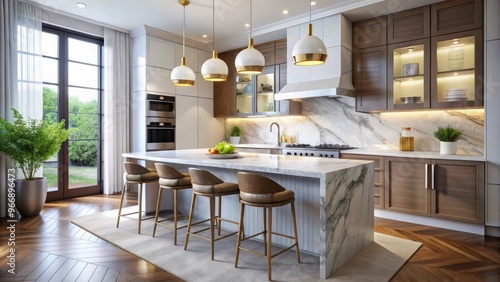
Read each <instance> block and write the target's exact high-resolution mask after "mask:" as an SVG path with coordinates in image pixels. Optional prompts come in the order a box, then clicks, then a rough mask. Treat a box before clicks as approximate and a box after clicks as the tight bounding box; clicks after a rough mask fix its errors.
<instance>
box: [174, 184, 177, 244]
mask: <svg viewBox="0 0 500 282" xmlns="http://www.w3.org/2000/svg"><path fill="white" fill-rule="evenodd" d="M173 190H174V245H177V196H178V195H177V193H178V191H177V189H173Z"/></svg>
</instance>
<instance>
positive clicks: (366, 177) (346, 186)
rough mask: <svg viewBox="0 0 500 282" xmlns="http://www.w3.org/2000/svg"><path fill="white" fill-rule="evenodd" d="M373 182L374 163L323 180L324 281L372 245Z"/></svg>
mask: <svg viewBox="0 0 500 282" xmlns="http://www.w3.org/2000/svg"><path fill="white" fill-rule="evenodd" d="M373 181H374V164H373V163H370V164H365V165H361V166H359V167H357V168H356V169H351V170H341V171H335V172H332V173H329V174H328V175H327V177H326V179H322V180H321V183H320V185H321V186H324V187H326V189H320V191H321V192H320V226H321V231H320V237H321V240H320V242H321V247H320V248H321V253H322V254H323V256H321V258H322V260H321V261H320V275H321V278H328V277H329V276H330V275H331V274H332V273H334V272H335V271H336V270H337V269H339V268H340V267H341V266H342V265H344V264H345V263H346V262H348V261H349V260H351V259H352V258H353V257H354V256H355V255H356V254H358V253H359V252H360V251H361V250H362V249H364V248H365V247H367V246H368V245H369V244H370V243H372V242H373V240H374V238H373V237H374V228H373V226H374V207H373V187H372V186H373ZM359 203H362V204H359ZM327 234H329V235H328V237H326V236H327ZM325 237H326V238H325Z"/></svg>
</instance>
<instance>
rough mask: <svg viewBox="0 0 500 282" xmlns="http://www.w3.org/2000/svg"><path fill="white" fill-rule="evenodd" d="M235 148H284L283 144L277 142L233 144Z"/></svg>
mask: <svg viewBox="0 0 500 282" xmlns="http://www.w3.org/2000/svg"><path fill="white" fill-rule="evenodd" d="M234 146H236V148H254V149H284V148H285V145H283V144H282V145H281V146H278V144H235V145H234Z"/></svg>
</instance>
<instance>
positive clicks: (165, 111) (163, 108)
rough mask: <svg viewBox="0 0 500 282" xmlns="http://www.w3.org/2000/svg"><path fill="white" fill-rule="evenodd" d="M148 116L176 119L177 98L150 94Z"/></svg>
mask: <svg viewBox="0 0 500 282" xmlns="http://www.w3.org/2000/svg"><path fill="white" fill-rule="evenodd" d="M146 116H148V117H175V97H172V96H164V95H155V94H148V95H147V112H146Z"/></svg>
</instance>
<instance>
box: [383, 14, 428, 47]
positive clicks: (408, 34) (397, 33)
mask: <svg viewBox="0 0 500 282" xmlns="http://www.w3.org/2000/svg"><path fill="white" fill-rule="evenodd" d="M430 25H431V21H430V7H429V6H425V7H420V8H416V9H411V10H407V11H403V12H399V13H395V14H391V15H389V16H388V26H387V43H389V44H392V43H398V42H403V41H410V40H417V39H422V38H426V37H429V36H430V33H431V28H430Z"/></svg>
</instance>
